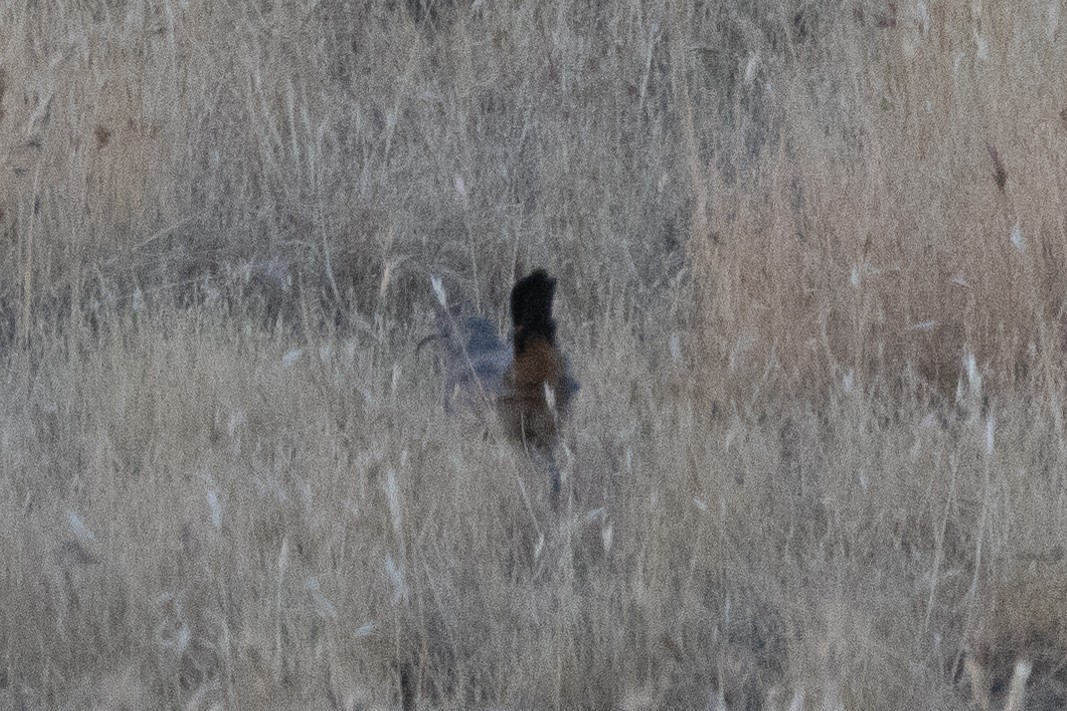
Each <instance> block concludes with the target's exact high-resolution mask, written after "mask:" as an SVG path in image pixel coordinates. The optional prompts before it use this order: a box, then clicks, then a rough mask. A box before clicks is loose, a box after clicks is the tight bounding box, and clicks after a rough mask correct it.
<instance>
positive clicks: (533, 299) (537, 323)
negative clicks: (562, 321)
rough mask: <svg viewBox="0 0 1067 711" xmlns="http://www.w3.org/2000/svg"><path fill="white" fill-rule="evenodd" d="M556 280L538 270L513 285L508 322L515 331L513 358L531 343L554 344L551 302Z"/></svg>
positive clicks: (554, 292) (554, 324) (554, 333)
mask: <svg viewBox="0 0 1067 711" xmlns="http://www.w3.org/2000/svg"><path fill="white" fill-rule="evenodd" d="M555 294H556V280H555V279H553V278H551V277H549V276H548V274H547V273H545V270H544V269H538V270H537V271H535V272H532V273H531V274H529V275H528V276H526V277H523V278H522V279H520V280H519V281H518V282H516V283H515V287H514V288H513V289H512V290H511V322H512V326H513V327H514V333H515V335H514V338H515V354H516V355H518V354H520V353H522V352H523V351H524V350H525V349H526V346H527V345H528V344H529V343H530V342H531V341H533V340H536V339H544V340H546V341H548V342H549V343H552V344H554V343H555V341H556V322H555V321H554V320H553V319H552V299H553V297H554V296H555Z"/></svg>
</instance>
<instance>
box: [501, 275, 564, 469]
mask: <svg viewBox="0 0 1067 711" xmlns="http://www.w3.org/2000/svg"><path fill="white" fill-rule="evenodd" d="M555 293H556V280H555V279H552V278H551V277H549V276H548V274H547V273H546V272H545V270H543V269H538V270H536V271H534V272H532V273H531V274H529V275H528V276H526V277H524V278H522V279H520V280H519V281H518V282H516V284H515V286H514V288H513V289H512V290H511V323H512V358H511V363H510V365H509V367H508V369H507V371H506V372H505V373H504V377H503V382H502V384H501V392H500V395H499V396H498V399H497V410H498V412H499V416H500V419H501V421H502V423H503V425H504V431H505V433H506V434H507V435H508V436H509V437H510V438H511V439H512V440H514V441H516V442H521V443H522V444H523V445H524V446H526V447H528V448H532V449H535V450H540V451H546V450H548V449H550V448H551V447H552V446H553V445H554V444H555V442H556V438H557V435H558V431H559V428H558V423H559V421H560V419H561V418H562V417H563V416H564V415H565V414H566V413H567V412H568V410H569V409H570V404H571V401H572V400H573V398H574V396H575V395H576V394H577V392H578V389H579V385H578V381H577V380H575V378H574V376H573V375H572V374H571V372H570V365H569V363H568V362H567V359H566V358H565V357H564V356H563V354H562V353H561V352H560V348H559V345H558V343H557V342H556V321H555V319H553V318H552V301H553V298H554V297H555Z"/></svg>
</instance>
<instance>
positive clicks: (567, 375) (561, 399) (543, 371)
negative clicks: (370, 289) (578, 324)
mask: <svg viewBox="0 0 1067 711" xmlns="http://www.w3.org/2000/svg"><path fill="white" fill-rule="evenodd" d="M555 292H556V280H555V279H554V278H552V277H550V276H549V275H548V273H547V272H546V271H545V270H544V269H536V270H534V271H533V272H531V273H530V274H528V275H526V276H525V277H523V278H521V279H519V280H518V281H517V282H516V283H515V285H514V287H513V288H512V290H511V298H510V312H511V343H510V345H508V344H506V343H504V342H503V341H501V340H500V339H499V338H498V337H497V331H496V328H495V327H494V326H493V324H492V322H491V321H489V320H488V319H485V318H482V317H479V316H468V317H463V318H452V317H451V316H449V315H448V314H447V312H443V318H442V319H441V320H442V321H443V323H444V325H443V327H442V328H441V329H440V331H439V332H438V333H436V334H433V335H431V336H428V337H426V338H424V339H423V340H422V341H421V342H420V343H419V344H418V347H417V348H421V347H422V346H423V345H424V344H426V343H427V342H429V341H431V340H440V341H443V342H444V344H445V345H444V348H443V353H442V354H441V370H442V375H443V377H444V381H445V401H444V407H445V410H446V412H450V413H453V412H456V411H457V410H459V409H467V410H472V411H474V412H476V413H479V414H483V413H485V412H486V411H490V412H495V416H496V418H497V419H498V420H499V422H500V424H501V426H502V430H503V433H504V435H505V436H506V437H507V438H508V439H509V440H511V441H512V442H514V443H515V444H518V445H519V446H521V447H522V449H523V450H524V451H526V452H527V453H528V454H530V455H531V457H532V458H534V459H536V460H538V461H541V462H544V463H546V464H547V466H548V469H549V471H550V472H551V477H552V496H553V503H555V502H556V501H557V499H558V496H559V493H560V473H559V468H558V467H557V466H556V464H555V457H554V452H555V449H556V446H557V444H558V441H559V430H560V424H561V422H562V421H563V419H564V418H565V417H566V416H567V414H568V413H569V411H570V406H571V403H572V402H573V400H574V398H575V396H576V395H577V394H578V391H579V390H580V389H581V386H580V384H579V382H578V380H577V379H576V378H575V376H574V374H573V372H572V370H571V366H570V361H569V360H568V359H567V357H566V356H565V355H564V354H563V353H562V350H561V349H560V346H559V343H558V341H557V338H556V331H557V325H556V321H555V319H554V318H553V317H552V303H553V300H554V298H555Z"/></svg>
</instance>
